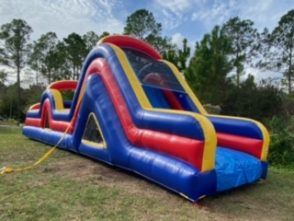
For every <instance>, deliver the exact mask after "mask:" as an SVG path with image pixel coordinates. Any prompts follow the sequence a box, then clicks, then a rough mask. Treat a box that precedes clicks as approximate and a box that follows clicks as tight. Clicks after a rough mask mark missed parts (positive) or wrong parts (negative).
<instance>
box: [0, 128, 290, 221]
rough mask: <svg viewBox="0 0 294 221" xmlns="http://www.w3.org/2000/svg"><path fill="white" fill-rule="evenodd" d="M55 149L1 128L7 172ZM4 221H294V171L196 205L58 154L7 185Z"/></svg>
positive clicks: (0, 191) (2, 194)
mask: <svg viewBox="0 0 294 221" xmlns="http://www.w3.org/2000/svg"><path fill="white" fill-rule="evenodd" d="M48 148H49V147H48V146H46V145H43V144H41V143H38V142H35V141H32V140H29V139H27V138H26V137H24V136H23V135H22V134H21V131H20V129H18V128H9V127H1V126H0V167H2V166H5V165H28V164H30V163H32V162H34V161H35V160H36V159H38V158H39V157H40V156H41V155H42V154H43V153H44V152H45V151H46V150H47V149H48ZM0 220H30V221H31V220H168V221H170V220H176V221H178V220H201V221H202V220H204V221H205V220H259V221H263V220H289V221H290V220H291V221H292V220H294V171H291V170H286V169H276V168H271V169H270V174H269V178H268V180H267V181H265V182H260V183H257V184H255V185H251V186H248V187H244V188H241V189H238V190H234V191H230V192H227V193H223V194H220V195H217V196H212V197H207V198H204V199H203V200H201V201H200V203H199V204H192V203H190V202H189V201H187V200H185V199H183V198H182V197H180V196H178V195H176V194H173V193H171V192H169V191H167V190H165V189H164V188H161V187H159V186H157V185H155V184H153V183H151V182H148V181H146V180H144V179H142V178H141V177H138V176H136V175H133V174H130V173H127V172H125V171H123V170H120V169H117V168H112V167H109V166H107V165H104V164H102V163H99V162H95V161H93V160H90V159H87V158H84V157H81V156H78V155H75V154H72V153H69V152H66V151H62V150H59V151H57V153H55V155H54V156H53V157H51V158H50V159H49V160H48V161H47V162H45V163H44V164H42V165H41V166H40V167H38V168H37V169H34V170H32V171H28V172H25V173H15V174H8V175H4V176H1V177H0Z"/></svg>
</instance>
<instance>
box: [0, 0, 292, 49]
mask: <svg viewBox="0 0 294 221" xmlns="http://www.w3.org/2000/svg"><path fill="white" fill-rule="evenodd" d="M141 8H146V9H148V10H150V11H151V12H152V13H153V14H154V16H155V18H156V20H157V21H158V22H160V23H162V25H163V34H164V35H167V36H170V37H172V39H173V41H174V42H175V43H179V42H181V40H182V38H183V37H186V38H188V39H189V41H190V42H191V44H194V42H195V41H196V40H200V39H201V38H202V36H203V35H204V34H205V33H207V32H209V31H210V30H211V29H212V27H213V26H214V25H216V24H222V23H224V22H225V21H227V20H228V19H229V18H230V17H234V16H240V17H241V18H243V19H251V20H253V21H255V25H256V27H257V28H258V29H260V30H261V29H263V28H264V27H268V28H269V29H272V28H273V27H275V26H276V25H277V23H278V20H279V18H280V17H281V16H282V15H283V14H285V13H286V12H287V11H289V10H290V9H293V8H294V1H293V0H239V1H237V0H149V1H148V0H141V1H139V0H29V1H26V0H0V25H1V24H3V23H6V22H9V21H11V19H13V18H22V19H25V20H26V21H27V22H28V23H29V24H30V25H31V26H32V28H33V29H34V33H33V35H32V38H33V39H36V38H38V37H39V36H40V35H41V34H42V33H45V32H48V31H55V32H56V33H57V34H58V36H59V37H60V38H62V37H65V36H67V35H68V34H69V33H71V32H77V33H80V34H84V33H86V32H87V31H90V30H93V31H95V32H97V33H102V32H103V31H108V32H110V33H121V32H122V31H123V27H124V25H125V21H126V18H127V16H128V15H130V14H131V13H132V12H134V11H136V10H138V9H141Z"/></svg>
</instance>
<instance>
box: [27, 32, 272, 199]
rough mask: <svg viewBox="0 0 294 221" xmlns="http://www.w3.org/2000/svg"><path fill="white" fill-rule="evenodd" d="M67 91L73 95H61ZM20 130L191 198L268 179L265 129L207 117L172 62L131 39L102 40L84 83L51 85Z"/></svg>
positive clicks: (92, 55) (86, 66)
mask: <svg viewBox="0 0 294 221" xmlns="http://www.w3.org/2000/svg"><path fill="white" fill-rule="evenodd" d="M68 90H70V91H73V92H74V96H73V99H72V100H66V99H64V96H63V91H68ZM207 90H209V85H207ZM23 133H24V135H25V136H27V137H29V138H31V139H34V140H37V141H40V142H43V143H47V144H50V145H55V144H56V143H57V142H58V141H59V140H60V139H61V138H62V137H63V139H62V142H61V143H60V145H59V147H60V148H63V149H66V150H70V151H73V152H76V153H79V154H82V155H86V156H88V157H91V158H93V159H96V160H99V161H103V162H105V163H108V164H110V165H113V166H117V167H120V168H123V169H126V170H129V171H132V172H134V173H137V174H139V175H141V176H143V177H145V178H147V179H149V180H151V181H152V182H155V183H157V184H159V185H161V186H163V187H165V188H168V189H169V190H172V191H174V192H176V193H178V194H180V195H181V196H183V197H185V198H187V199H189V200H191V201H197V200H198V199H200V198H202V197H204V196H207V195H212V194H216V193H218V192H221V191H225V190H229V189H233V188H237V187H239V186H243V185H247V184H251V183H254V182H257V181H258V180H260V179H264V178H266V176H267V167H268V163H267V154H268V147H269V134H268V132H267V130H266V128H265V127H264V126H263V125H262V124H260V123H259V122H256V121H254V120H251V119H246V118H239V117H229V116H221V115H210V114H208V113H207V112H206V111H205V109H204V108H203V106H202V105H201V103H200V102H199V100H198V99H197V97H196V96H195V94H194V93H193V92H192V90H191V89H190V87H189V86H188V84H187V82H186V81H185V79H184V76H183V75H182V74H181V73H180V72H179V71H178V70H177V68H176V67H175V66H174V65H173V64H171V63H170V62H168V61H166V60H163V59H162V57H161V55H160V54H159V53H158V52H157V51H156V50H155V49H154V48H153V47H152V46H150V45H148V44H147V43H145V42H143V41H141V40H138V39H136V38H133V37H129V36H123V35H114V36H108V37H105V38H103V39H102V40H100V42H99V43H98V44H97V46H96V47H95V48H94V49H93V50H92V51H91V52H90V53H89V55H88V57H87V58H86V60H85V62H84V64H83V68H82V71H81V75H80V79H79V81H72V80H64V81H58V82H54V83H52V84H50V85H49V86H48V87H47V89H46V90H45V91H44V93H43V94H42V96H41V100H40V103H37V104H34V105H32V106H31V107H30V109H29V110H28V112H27V114H26V120H25V126H24V128H23ZM64 133H66V134H65V135H64Z"/></svg>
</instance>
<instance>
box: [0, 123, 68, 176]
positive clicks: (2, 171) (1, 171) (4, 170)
mask: <svg viewBox="0 0 294 221" xmlns="http://www.w3.org/2000/svg"><path fill="white" fill-rule="evenodd" d="M70 128H71V123H70V124H69V126H68V127H67V128H66V130H65V131H64V133H63V135H62V136H61V137H60V139H59V140H58V142H57V143H56V144H55V145H54V146H53V147H52V148H50V149H49V150H48V151H47V152H46V153H45V154H44V155H43V156H42V157H40V158H39V159H38V160H37V161H36V162H35V163H34V164H32V165H30V166H25V167H16V168H13V167H2V168H1V169H0V176H2V175H4V174H7V173H13V172H22V171H26V170H31V169H34V168H35V167H37V166H38V165H40V164H41V163H42V162H44V161H45V160H47V159H48V158H49V157H50V156H51V155H52V154H53V153H54V152H55V151H56V150H57V147H58V145H59V144H60V143H61V142H62V141H63V140H64V138H65V136H66V135H67V132H68V131H69V129H70Z"/></svg>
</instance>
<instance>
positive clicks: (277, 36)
mask: <svg viewBox="0 0 294 221" xmlns="http://www.w3.org/2000/svg"><path fill="white" fill-rule="evenodd" d="M293 24H294V10H290V11H289V12H288V13H286V14H285V15H283V16H282V17H281V19H280V21H279V23H278V25H277V27H275V28H274V29H273V31H271V32H270V31H269V30H268V29H267V28H265V29H264V30H263V31H262V32H258V30H257V29H256V28H255V27H254V22H253V21H251V20H247V19H246V20H242V19H240V18H239V17H235V18H231V19H229V20H228V21H227V22H226V23H224V24H223V25H222V26H215V27H214V28H213V29H212V31H211V32H210V33H207V34H205V35H204V37H203V39H202V40H201V41H199V42H196V44H195V50H194V53H193V54H191V51H192V50H191V48H190V47H189V42H188V40H187V39H183V42H182V45H181V46H177V45H175V44H173V43H172V41H171V38H170V37H168V36H163V35H162V25H161V23H159V22H157V21H156V20H155V18H154V16H153V14H152V12H150V11H148V10H145V9H141V10H137V11H136V12H134V13H132V14H131V15H129V16H128V17H127V19H126V25H125V27H124V31H123V33H124V34H129V35H133V36H136V37H138V38H141V39H143V40H145V41H147V42H149V43H151V44H152V45H153V46H154V47H156V48H157V49H158V50H159V51H160V52H161V53H162V54H163V56H164V58H165V59H167V60H169V61H171V62H173V63H175V64H176V65H177V66H178V68H179V69H180V70H181V71H182V72H183V73H184V74H185V77H186V79H187V80H188V82H189V83H190V85H191V87H192V88H193V90H194V91H195V92H196V93H197V94H198V95H199V96H200V98H201V100H203V102H204V103H210V104H216V105H220V106H221V107H222V110H223V111H224V112H231V114H237V115H241V114H243V115H245V116H251V117H255V118H262V116H258V113H250V111H251V110H253V108H250V110H249V109H248V108H246V106H248V105H249V106H250V102H251V101H252V99H254V98H255V97H256V96H257V94H259V92H260V90H261V92H260V94H261V96H265V94H266V92H265V91H267V92H268V93H269V94H271V95H272V94H275V95H276V96H274V97H272V96H269V97H268V99H271V98H277V99H276V100H275V99H271V100H272V103H271V105H272V107H271V108H269V106H270V105H269V104H265V107H263V108H264V109H266V108H269V110H268V111H267V112H268V113H269V114H268V117H270V116H272V115H273V114H275V112H277V110H274V109H275V108H274V107H277V105H278V104H277V103H278V102H281V101H280V97H279V96H278V94H279V95H280V94H281V93H282V91H281V90H280V88H278V87H275V86H273V85H272V84H271V82H270V80H268V81H263V82H262V83H260V84H259V85H257V83H256V82H255V80H254V77H253V75H250V73H246V70H248V67H254V68H255V69H258V70H261V71H263V72H262V73H266V72H265V70H268V71H271V72H279V73H281V74H282V75H283V78H282V79H281V80H282V82H283V84H285V85H286V92H287V94H288V95H289V96H290V95H292V94H293V89H292V88H293V77H294V70H293V69H294V64H293V55H294V54H293V48H294V37H293V36H294V26H293ZM32 32H33V30H32V28H31V27H30V26H29V24H27V22H26V21H24V20H21V19H13V20H12V21H11V22H10V23H7V24H4V25H2V26H1V30H0V43H1V44H0V63H1V64H2V65H5V66H7V67H9V68H10V69H12V70H13V71H15V73H16V76H17V77H16V79H17V80H16V84H15V85H11V86H5V84H4V83H5V81H6V79H7V75H8V73H6V71H5V70H1V71H0V85H1V89H0V90H1V91H2V92H3V91H4V89H5V90H8V89H10V90H11V92H9V93H1V94H2V95H1V103H0V105H1V106H0V114H2V115H6V116H7V115H11V110H10V111H9V112H10V114H8V113H7V111H8V109H11V108H8V107H7V102H5V99H4V97H5V96H7V95H8V94H10V93H13V92H12V91H14V92H16V93H14V94H15V102H14V103H15V105H13V117H17V118H19V117H21V115H23V113H24V108H25V107H26V105H25V104H27V102H26V101H25V97H24V96H23V93H22V91H23V90H24V89H23V88H21V84H20V83H21V77H20V76H21V73H22V71H23V70H26V73H31V74H32V73H33V74H34V80H33V82H34V83H31V84H30V85H31V87H34V88H35V90H36V88H40V90H41V89H42V84H40V83H41V82H42V80H41V79H45V80H46V81H47V82H48V83H51V82H53V81H56V80H60V79H78V77H79V73H80V69H81V67H82V63H83V60H84V59H85V57H86V56H87V54H88V53H89V51H90V50H91V49H92V48H93V47H94V45H95V44H96V43H97V42H98V40H99V39H100V38H102V37H104V36H107V35H109V34H110V33H108V32H103V33H102V34H101V35H98V34H96V33H95V32H94V31H90V32H88V33H86V34H84V35H79V34H77V33H71V34H69V35H68V36H67V37H65V38H63V39H59V38H58V37H57V34H56V33H54V32H48V33H45V34H43V35H41V36H40V38H39V39H37V40H35V41H30V35H31V34H32ZM245 74H247V75H248V74H249V75H248V77H247V79H245V80H241V79H242V76H243V75H245ZM9 87H11V88H9ZM12 88H14V89H13V90H12ZM38 92H39V91H38ZM250 92H252V94H250ZM237 97H238V99H236V98H237ZM265 98H267V97H265ZM236 101H237V102H236ZM29 102H31V100H30V101H29ZM256 102H257V104H256V105H257V106H260V105H261V103H262V102H268V101H266V100H265V99H263V100H262V101H261V100H259V99H257V101H256ZM3 103H4V104H3ZM8 103H9V102H8ZM3 106H6V107H5V108H3ZM10 106H11V102H10ZM238 107H239V108H238ZM240 107H242V108H240ZM238 109H242V110H238ZM259 109H260V108H259ZM272 109H273V110H272ZM253 112H254V111H253ZM260 112H261V113H260V114H261V115H262V112H263V110H261V111H260ZM254 115H256V116H254Z"/></svg>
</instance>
